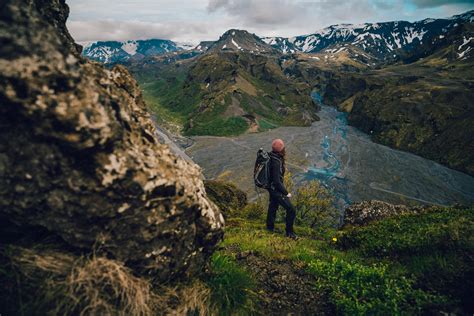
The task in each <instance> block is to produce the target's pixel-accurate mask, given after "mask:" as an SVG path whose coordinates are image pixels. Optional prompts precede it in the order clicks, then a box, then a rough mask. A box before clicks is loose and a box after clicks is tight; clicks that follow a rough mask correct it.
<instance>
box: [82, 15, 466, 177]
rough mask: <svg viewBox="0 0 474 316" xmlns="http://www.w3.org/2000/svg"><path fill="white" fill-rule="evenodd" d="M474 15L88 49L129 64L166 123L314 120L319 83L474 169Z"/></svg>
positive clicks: (211, 127)
mask: <svg viewBox="0 0 474 316" xmlns="http://www.w3.org/2000/svg"><path fill="white" fill-rule="evenodd" d="M473 22H474V11H469V12H466V13H464V14H461V15H456V16H453V17H451V18H448V19H436V20H435V19H425V20H422V21H419V22H413V23H410V22H404V21H398V22H385V23H366V24H362V25H333V26H330V27H328V28H326V29H323V30H321V31H319V32H316V33H314V34H310V35H305V36H297V37H294V38H282V37H273V38H261V37H258V36H257V35H255V34H251V33H249V32H247V31H244V30H236V29H231V30H229V31H227V32H225V33H224V34H223V35H222V36H221V37H220V38H219V39H218V40H217V41H207V42H201V43H200V44H199V45H197V46H195V47H192V48H191V47H190V46H189V45H188V47H183V45H179V44H176V43H173V42H171V41H162V40H149V41H129V42H112V43H110V42H109V43H107V42H102V43H94V44H90V45H88V46H86V48H85V50H84V54H85V55H86V56H89V57H90V58H93V59H96V60H100V61H103V62H106V63H109V64H113V63H123V64H125V65H126V67H127V68H128V69H129V70H130V71H131V73H132V74H133V75H134V76H135V78H136V79H137V81H138V82H139V84H140V86H141V88H142V91H143V95H144V98H145V100H146V102H147V104H148V105H149V107H150V109H152V111H154V113H156V114H157V115H156V117H157V120H159V123H160V124H161V125H162V126H164V127H165V128H167V129H170V130H173V131H175V132H176V133H180V134H181V135H215V136H228V135H238V134H242V133H253V132H259V131H265V130H268V129H273V128H276V127H278V126H292V125H293V126H294V125H296V126H306V125H309V124H312V122H313V121H315V120H318V114H317V113H318V108H319V105H318V104H315V103H313V101H312V100H311V98H310V94H311V92H312V91H317V92H319V93H320V95H321V97H322V99H323V100H324V103H325V104H327V105H331V106H334V107H337V108H339V109H340V110H342V111H345V112H347V113H348V121H349V123H350V124H351V125H352V126H355V127H357V128H358V129H360V130H362V131H364V132H366V133H367V134H369V135H371V138H372V139H373V140H374V141H376V142H378V143H382V144H385V145H388V146H390V147H393V148H396V149H401V150H405V151H409V152H412V153H415V154H418V155H420V156H422V157H425V158H428V159H432V160H435V161H437V162H440V163H442V164H444V165H447V166H449V167H451V168H454V169H457V170H460V171H462V172H466V173H468V174H471V175H474V143H473V142H472V135H473V134H474V103H473V102H472V100H473V99H474V89H473V82H474V70H473V69H474V67H473V64H474V40H473V39H474V23H473Z"/></svg>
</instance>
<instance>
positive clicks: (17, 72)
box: [0, 0, 223, 281]
mask: <svg viewBox="0 0 474 316" xmlns="http://www.w3.org/2000/svg"><path fill="white" fill-rule="evenodd" d="M1 7H2V14H0V42H1V43H2V45H1V47H0V82H1V84H0V100H1V105H2V106H1V107H0V129H1V132H0V217H1V218H2V221H3V222H4V223H5V222H8V223H11V226H10V227H13V228H14V229H13V228H11V229H9V234H15V236H20V237H21V236H24V235H26V234H28V233H29V232H32V231H35V230H41V231H43V232H45V234H46V235H52V236H56V237H59V239H61V240H64V242H65V243H66V244H67V245H68V247H69V248H70V249H74V250H75V251H80V252H90V251H91V250H93V249H94V250H96V253H97V254H101V255H107V256H108V257H109V258H112V259H117V260H119V261H120V262H124V263H125V265H126V266H128V267H130V268H132V269H133V271H134V273H137V274H146V275H150V276H151V277H153V279H155V280H159V281H163V280H169V279H172V278H174V277H176V276H179V275H189V274H192V273H194V272H196V271H199V270H202V267H203V264H204V262H205V261H206V260H207V258H208V256H209V254H210V253H211V252H212V250H213V248H214V246H215V245H216V243H217V242H218V241H219V240H220V238H221V236H222V226H223V218H222V216H221V214H220V212H219V210H218V209H217V207H216V206H215V205H214V204H213V203H212V202H211V201H210V200H209V199H208V198H207V196H206V193H205V190H204V185H203V182H202V180H201V173H200V169H199V168H198V166H196V165H194V164H193V163H188V162H186V161H184V160H183V159H181V158H179V157H176V156H175V155H174V154H172V153H170V150H169V148H168V147H167V146H165V145H161V144H159V142H158V140H157V139H156V136H155V129H154V127H153V124H152V121H151V120H150V116H149V114H148V113H147V111H146V108H145V104H144V102H143V100H142V96H141V93H140V90H139V88H138V86H137V85H136V83H135V81H134V80H133V79H132V78H131V77H130V75H129V74H128V72H127V71H126V70H125V69H124V68H122V67H116V68H114V69H112V70H106V69H104V68H103V67H102V66H99V65H98V64H94V63H89V62H86V61H85V60H84V59H83V58H82V57H81V56H80V49H79V48H78V47H77V46H76V45H75V44H74V42H73V40H72V38H71V36H70V35H69V33H68V31H67V29H66V27H65V22H66V18H67V16H68V8H67V6H66V4H65V2H64V0H58V1H53V0H50V1H40V0H21V1H13V0H7V1H6V2H3V3H2V5H1ZM5 234H6V232H5V231H4V230H2V235H5ZM1 238H2V240H8V236H2V237H1ZM10 239H12V238H10Z"/></svg>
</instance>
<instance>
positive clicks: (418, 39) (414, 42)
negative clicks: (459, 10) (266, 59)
mask: <svg viewBox="0 0 474 316" xmlns="http://www.w3.org/2000/svg"><path fill="white" fill-rule="evenodd" d="M472 21H474V10H473V11H469V12H466V13H464V14H461V15H455V16H453V17H451V18H448V19H424V20H422V21H417V22H407V21H394V22H382V23H364V24H357V25H355V24H338V25H331V26H329V27H327V28H324V29H322V30H320V31H317V32H315V33H313V34H309V35H302V36H296V37H292V38H282V37H267V38H264V39H263V40H264V41H265V42H266V43H268V44H269V45H272V46H273V47H274V48H276V49H278V50H280V51H281V52H283V53H294V52H296V51H300V52H305V53H318V52H321V51H323V50H324V49H327V48H336V49H337V48H342V47H347V46H355V47H358V48H360V49H362V50H364V51H365V52H366V53H369V54H371V55H373V56H375V57H377V58H378V59H380V60H390V59H396V58H397V56H398V54H399V53H400V51H401V52H411V51H413V50H415V49H416V48H417V47H418V46H420V45H423V44H424V43H432V42H434V41H436V40H437V39H442V38H443V37H444V36H445V35H446V33H448V32H449V31H451V30H452V29H454V28H456V27H458V26H459V25H460V24H462V23H466V22H472Z"/></svg>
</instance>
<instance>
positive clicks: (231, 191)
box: [204, 180, 247, 217]
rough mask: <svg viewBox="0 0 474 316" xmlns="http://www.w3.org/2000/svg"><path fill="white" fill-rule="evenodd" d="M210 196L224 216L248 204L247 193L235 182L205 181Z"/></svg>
mask: <svg viewBox="0 0 474 316" xmlns="http://www.w3.org/2000/svg"><path fill="white" fill-rule="evenodd" d="M204 187H205V188H206V193H207V195H208V196H209V198H210V199H211V200H212V201H213V202H214V203H215V204H216V205H217V206H218V207H219V208H220V209H221V212H222V213H223V214H224V217H227V216H229V214H230V212H232V211H238V210H241V209H243V208H244V207H245V206H246V205H247V195H246V194H245V192H244V191H242V190H240V189H238V188H237V187H236V186H235V185H234V184H232V183H227V182H220V181H214V180H206V181H204Z"/></svg>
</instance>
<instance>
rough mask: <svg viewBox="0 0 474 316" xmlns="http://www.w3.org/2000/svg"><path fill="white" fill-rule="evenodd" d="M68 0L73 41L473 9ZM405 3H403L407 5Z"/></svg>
mask: <svg viewBox="0 0 474 316" xmlns="http://www.w3.org/2000/svg"><path fill="white" fill-rule="evenodd" d="M447 2H449V1H447V0H391V1H385V0H181V1H176V0H160V1H156V0H135V1H128V0H127V1H119V0H115V1H112V0H68V1H67V3H68V4H69V5H70V7H71V14H70V19H69V21H68V27H69V29H70V31H71V34H72V35H73V37H74V38H75V39H76V41H93V40H128V39H146V38H162V39H171V40H175V41H191V42H193V43H197V42H199V41H201V40H215V39H217V38H218V37H219V36H220V35H221V34H222V33H224V32H225V31H226V30H228V29H231V28H237V29H246V30H248V31H249V32H252V33H255V34H257V35H260V36H287V37H289V36H295V35H302V34H309V33H312V32H314V31H316V30H318V29H320V28H323V27H327V26H329V25H331V24H340V23H362V22H381V21H382V22H383V21H393V20H401V19H404V20H421V19H423V18H427V17H435V18H436V17H446V16H448V15H451V14H455V13H461V12H463V11H466V10H468V9H474V3H470V4H466V3H464V4H462V3H461V4H460V3H458V2H472V0H458V1H456V0H455V1H454V2H455V4H452V3H451V2H450V4H445V3H447ZM407 4H408V5H407Z"/></svg>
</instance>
